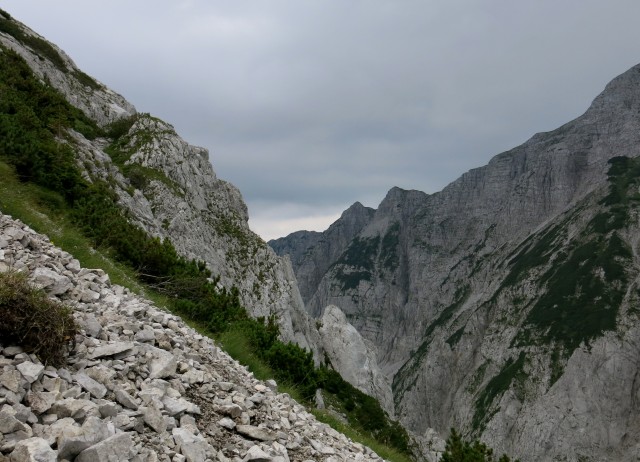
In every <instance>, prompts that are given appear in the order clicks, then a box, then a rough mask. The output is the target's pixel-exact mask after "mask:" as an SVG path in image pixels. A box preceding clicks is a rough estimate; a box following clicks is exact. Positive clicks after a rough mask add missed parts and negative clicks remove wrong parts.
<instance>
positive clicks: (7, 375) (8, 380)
mask: <svg viewBox="0 0 640 462" xmlns="http://www.w3.org/2000/svg"><path fill="white" fill-rule="evenodd" d="M22 380H23V376H22V374H21V373H20V371H18V370H17V369H11V370H5V371H4V372H2V373H0V385H2V386H3V387H5V388H8V389H9V390H11V391H12V392H14V393H18V392H19V391H20V390H22Z"/></svg>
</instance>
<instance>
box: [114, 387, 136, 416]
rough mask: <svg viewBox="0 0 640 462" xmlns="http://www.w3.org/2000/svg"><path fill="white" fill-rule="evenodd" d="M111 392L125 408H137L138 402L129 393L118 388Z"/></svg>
mask: <svg viewBox="0 0 640 462" xmlns="http://www.w3.org/2000/svg"><path fill="white" fill-rule="evenodd" d="M113 392H114V395H115V397H116V401H118V403H120V404H122V405H123V406H124V407H126V408H129V409H133V410H134V411H135V410H137V409H138V404H137V403H136V401H135V400H134V399H133V397H132V396H131V395H130V394H129V393H127V392H126V391H124V390H122V389H120V388H115V390H114V391H113Z"/></svg>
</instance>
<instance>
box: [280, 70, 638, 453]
mask: <svg viewBox="0 0 640 462" xmlns="http://www.w3.org/2000/svg"><path fill="white" fill-rule="evenodd" d="M639 129H640V66H634V67H632V68H630V69H629V70H628V71H626V72H624V73H623V74H621V75H620V76H618V77H616V78H615V79H613V80H612V81H611V82H610V83H609V84H608V85H607V86H606V87H605V89H604V90H603V91H602V92H601V93H600V94H599V95H598V96H597V97H596V98H595V99H594V101H593V103H592V104H591V105H590V107H589V109H587V111H585V113H584V114H582V115H581V116H579V117H577V118H576V119H574V120H573V121H571V122H568V123H566V124H564V125H562V126H561V127H559V128H557V129H555V130H552V131H549V132H544V133H538V134H535V135H534V136H532V137H531V138H530V139H529V140H527V141H526V142H525V143H523V144H522V145H520V146H517V147H515V148H513V149H511V150H509V151H506V152H504V153H500V154H498V155H496V156H494V157H493V158H492V159H491V160H490V161H489V162H488V164H487V165H485V166H483V167H479V168H476V169H472V170H470V171H468V172H466V173H464V174H463V175H461V176H460V177H459V178H458V179H457V180H455V181H453V182H452V183H450V184H449V185H448V186H446V187H445V188H444V189H443V190H442V191H440V192H437V193H433V194H430V195H426V194H424V193H422V194H420V193H419V192H414V193H410V192H403V191H402V190H399V189H398V188H392V189H391V190H390V191H389V194H388V195H387V198H385V200H383V202H382V203H381V205H380V206H379V208H378V209H376V210H375V211H374V213H373V217H372V218H371V221H370V222H369V223H367V224H366V225H365V226H364V227H363V229H362V231H361V232H360V233H358V235H356V236H355V237H354V239H353V240H352V241H351V242H350V243H349V244H348V245H347V247H346V248H345V251H344V252H343V254H341V255H340V256H339V257H338V258H337V259H335V260H333V261H332V262H328V263H327V262H324V261H323V262H322V263H323V264H324V265H325V266H328V267H329V269H328V270H327V272H326V273H325V275H324V276H323V278H322V280H321V281H320V283H319V284H317V286H314V287H313V288H310V289H309V288H305V287H304V285H305V284H306V280H304V279H303V280H299V285H300V286H301V289H300V290H301V292H313V296H312V297H311V298H310V299H309V300H308V301H307V310H308V311H309V312H310V313H311V314H313V315H314V316H318V315H319V314H320V313H321V312H322V310H323V309H324V307H325V306H328V305H335V306H338V307H339V308H340V309H341V310H342V311H344V313H345V315H346V317H347V319H348V320H349V322H350V323H351V324H352V325H353V326H354V327H356V329H357V330H358V331H359V332H360V333H361V334H362V336H363V337H364V338H365V339H366V340H368V341H370V342H371V343H372V344H373V345H375V346H376V347H377V357H378V359H379V362H380V366H381V368H382V370H383V371H384V373H385V374H386V376H387V378H391V379H393V394H394V400H395V406H396V412H397V413H398V415H399V416H400V417H401V420H402V421H403V422H404V424H405V425H406V426H407V427H408V428H410V429H412V430H413V431H416V432H418V433H422V432H429V431H431V430H430V428H431V427H432V428H435V429H436V430H437V431H439V432H441V433H446V431H447V430H448V429H449V428H451V427H456V428H461V429H462V430H463V432H464V434H467V435H475V436H479V437H481V438H482V439H483V440H485V441H488V442H489V443H491V444H492V445H493V446H494V447H495V448H496V449H497V450H498V451H504V452H507V453H510V454H513V455H514V456H517V457H520V458H521V459H522V460H537V459H540V458H544V459H549V460H550V459H553V458H556V457H568V460H578V459H579V460H608V459H607V458H608V457H613V456H610V454H609V453H608V452H607V451H610V452H611V454H613V453H615V454H616V456H615V457H616V459H615V460H632V459H633V457H635V456H634V454H635V452H634V451H635V449H634V448H633V444H635V443H633V442H634V441H638V438H639V436H638V434H637V432H635V431H634V430H632V429H631V427H629V426H628V425H627V424H626V423H623V422H625V420H624V419H627V417H624V418H623V417H622V416H624V415H625V411H624V410H623V409H621V407H618V406H613V407H614V409H613V410H612V411H611V412H612V414H615V415H616V417H615V419H619V420H615V421H616V422H617V423H616V425H618V426H619V427H621V428H625V429H626V436H625V437H624V441H625V442H623V439H622V437H621V436H620V435H617V436H615V437H614V436H611V437H603V436H602V435H601V434H599V433H598V432H599V431H601V428H602V427H601V426H600V425H601V424H600V422H602V421H604V420H606V417H605V416H604V412H603V411H601V410H600V411H598V410H597V409H592V408H591V407H590V406H587V407H589V409H588V411H585V412H586V414H587V415H589V418H590V419H592V420H594V421H595V422H598V424H595V425H593V427H598V430H596V429H595V428H593V427H592V428H591V429H590V428H588V426H587V427H584V426H582V427H581V426H578V428H582V429H583V431H584V433H585V435H583V436H582V437H580V438H577V437H575V436H573V435H572V434H571V430H570V429H568V428H566V427H564V426H563V424H562V422H560V421H556V420H555V419H558V418H559V415H558V414H557V413H556V412H552V410H551V409H548V408H549V407H550V406H556V408H557V409H561V410H562V411H560V414H562V413H563V412H564V413H565V415H574V413H575V411H572V410H571V406H573V405H574V404H576V405H577V403H575V402H572V400H571V395H570V393H577V391H576V390H575V388H574V387H573V386H572V385H571V384H572V383H573V382H575V380H577V377H582V376H583V375H584V373H585V370H586V371H589V372H592V373H595V371H596V370H597V366H596V364H595V363H596V358H599V359H598V360H599V361H604V359H603V358H601V356H600V355H599V354H596V353H595V352H592V353H589V351H588V348H587V346H588V345H597V346H598V347H597V348H601V349H602V348H604V349H607V348H609V349H610V350H611V352H616V353H615V354H614V353H612V354H614V356H617V355H619V354H624V355H629V356H630V357H632V356H633V357H635V356H637V355H636V353H631V352H630V351H631V350H632V349H631V348H630V347H629V346H628V345H627V343H628V344H633V343H634V342H635V340H634V339H635V335H636V333H635V331H634V330H633V329H634V328H635V326H637V324H638V320H637V319H636V317H635V315H634V314H633V310H632V309H630V308H629V306H630V305H629V304H631V305H633V304H634V303H635V302H634V298H633V295H632V294H633V293H634V290H635V289H634V287H636V284H637V283H638V272H637V257H636V250H635V249H636V248H637V239H636V238H635V237H633V236H634V232H633V230H635V229H637V222H636V221H635V218H628V219H625V220H622V221H624V223H622V221H616V220H621V219H620V218H619V217H620V216H622V215H624V216H625V217H636V216H637V215H636V212H635V208H634V207H635V202H634V199H632V198H633V197H635V196H634V192H633V191H634V190H633V187H630V186H629V185H630V184H635V183H634V178H635V177H634V176H633V175H634V174H635V173H629V172H634V168H635V167H633V165H634V164H633V162H632V161H629V163H626V164H625V163H624V162H622V164H624V165H626V167H620V166H619V165H618V163H619V162H618V161H617V160H616V159H617V158H620V156H623V157H621V158H627V159H634V158H636V157H638V155H639V154H640V136H639V135H638V133H639ZM612 159H613V161H612ZM610 161H611V162H613V164H609V162H610ZM616 169H620V170H623V171H624V170H625V169H628V171H625V172H626V173H623V174H622V177H624V178H625V179H624V180H621V179H620V177H619V176H617V174H614V173H615V170H616ZM608 172H609V173H608ZM612 172H614V173H612ZM628 175H631V176H628ZM616 184H622V185H623V186H616V187H617V188H619V189H620V191H619V193H618V196H615V197H617V198H618V199H619V200H620V203H619V204H618V203H615V201H616V200H618V199H611V197H613V196H611V195H610V189H611V188H613V187H614V186H613V185H616ZM624 185H626V186H624ZM625 187H629V188H630V189H628V190H627V189H624V188H625ZM403 194H404V195H405V196H406V198H402V195H403ZM394 198H399V200H397V201H395V202H394V200H393V199H394ZM610 202H611V203H610ZM616 217H618V218H616ZM611 223H614V224H615V226H613V225H612V224H611ZM282 241H285V242H286V238H284V239H283V240H282ZM282 241H281V242H282ZM552 244H553V246H551V245H552ZM545 245H548V246H551V247H550V250H549V249H547V248H546V247H545ZM589 249H590V251H591V253H588V252H587V250H589ZM307 252H308V254H309V255H313V254H314V249H313V248H311V249H308V250H307ZM593 255H599V258H595V257H593V258H592V256H593ZM356 257H357V258H356ZM313 264H314V262H304V264H303V265H302V266H300V267H298V266H296V264H295V263H294V271H296V273H297V272H299V271H300V270H301V268H304V265H307V266H311V265H313ZM572 265H573V266H574V267H575V268H574V270H573V271H570V267H571V266H572ZM606 268H608V269H606ZM554 281H558V282H557V283H555V282H554ZM610 286H611V287H615V288H618V289H619V288H624V289H625V290H622V289H620V290H618V289H616V290H618V291H617V292H616V291H615V290H614V291H613V292H609V291H610V290H613V289H611V288H610ZM591 287H600V290H601V293H600V294H598V293H594V292H593V291H591V290H589V288H591ZM625 291H626V292H625ZM625 293H626V295H625ZM585 294H586V295H585ZM606 294H609V295H606ZM614 294H615V296H614ZM553 297H556V298H553ZM558 297H559V298H558ZM589 297H591V298H589ZM607 297H609V298H611V300H615V301H616V303H617V304H616V305H615V307H613V306H612V307H609V305H606V304H603V303H601V298H607ZM576 300H579V301H580V303H582V304H583V305H580V306H583V309H584V317H585V319H589V320H595V321H594V323H595V324H594V325H589V324H580V323H578V324H577V325H578V326H580V329H579V331H580V332H581V334H580V335H582V337H581V336H580V335H574V334H571V333H570V332H568V331H561V330H558V329H565V327H563V326H564V324H563V321H562V316H567V318H568V319H573V316H579V314H578V315H576V309H578V308H576V303H577V302H576ZM597 307H602V308H597ZM596 308H597V309H604V310H605V311H603V312H602V313H604V314H602V315H601V316H600V315H596V314H593V313H592V311H590V310H592V309H596ZM581 309H582V308H581ZM614 309H615V315H614V316H613V321H611V319H612V318H611V315H609V314H606V310H610V311H611V310H614ZM578 313H580V310H579V309H578ZM612 313H613V311H612ZM594 316H595V317H594ZM575 319H576V320H578V319H580V318H575ZM599 323H602V325H601V324H599ZM629 326H631V327H629ZM559 332H565V333H564V334H562V335H561V334H560V333H559ZM614 333H617V334H614ZM612 335H619V336H621V337H622V338H624V339H625V342H627V343H624V342H623V343H620V342H617V341H615V340H614V339H613V338H612ZM581 345H582V346H581ZM594 348H596V347H595V346H594ZM594 351H595V350H594ZM623 351H624V352H625V353H622V352H623ZM578 357H580V358H581V359H580V360H579V361H578V360H577V359H575V358H578ZM580 364H581V365H582V368H583V369H584V370H580V367H581V366H580ZM625 364H626V365H627V366H626V367H627V368H629V363H628V362H627V363H625ZM628 372H629V371H628V370H627V371H626V372H625V379H624V380H622V382H623V383H625V384H626V385H627V386H632V385H631V384H632V382H633V381H632V380H631V379H629V378H628ZM607 373H608V372H607ZM607 373H605V376H604V377H603V378H602V380H603V381H604V382H606V383H607V385H608V386H610V387H611V393H612V394H614V395H615V394H616V393H622V389H621V387H620V384H617V383H614V382H615V380H614V377H612V376H610V375H606V374H607ZM533 377H537V378H535V379H534V378H533ZM572 380H573V382H572ZM581 380H582V379H581ZM559 389H563V390H564V392H562V393H558V390H559ZM585 390H587V391H584V390H583V391H581V392H579V393H577V395H576V396H583V397H584V399H596V397H597V399H596V401H597V400H603V399H604V400H605V401H606V402H607V403H609V402H610V399H609V398H606V399H605V397H603V396H602V394H601V393H600V390H597V389H595V388H594V387H593V384H590V385H587V386H586V388H585ZM589 397H590V398H589ZM619 399H620V401H621V402H623V401H626V399H624V398H622V397H621V396H619ZM632 407H633V406H632ZM583 408H584V406H583ZM547 411H548V414H549V416H553V417H549V420H550V423H549V424H548V425H547V427H549V426H555V427H554V428H555V432H549V430H548V428H546V429H544V430H543V427H544V425H543V424H541V423H540V422H542V421H544V415H545V412H547ZM576 418H577V417H576ZM609 418H612V417H609ZM578 421H581V422H583V421H584V420H582V418H580V419H578ZM536 422H537V423H536ZM572 436H573V439H572ZM589 438H591V441H597V443H596V444H597V445H599V447H601V448H607V449H602V450H595V449H593V448H590V447H589V444H588V443H587V441H588V440H589ZM516 441H517V443H516Z"/></svg>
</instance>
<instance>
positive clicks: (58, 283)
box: [32, 267, 73, 295]
mask: <svg viewBox="0 0 640 462" xmlns="http://www.w3.org/2000/svg"><path fill="white" fill-rule="evenodd" d="M32 279H33V282H34V283H35V284H36V285H37V286H39V287H41V288H42V289H44V290H46V291H47V293H49V294H50V295H61V294H64V293H65V292H67V291H68V290H70V289H71V288H73V284H72V283H71V280H70V279H69V278H68V277H66V276H63V275H61V274H58V273H56V272H55V271H53V270H51V269H49V268H43V267H38V268H36V269H35V271H34V272H33V275H32Z"/></svg>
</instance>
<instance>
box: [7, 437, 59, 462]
mask: <svg viewBox="0 0 640 462" xmlns="http://www.w3.org/2000/svg"><path fill="white" fill-rule="evenodd" d="M9 460H10V461H11V462H56V461H57V460H58V455H57V453H56V451H54V450H53V449H51V447H50V446H49V444H48V443H47V441H46V440H44V439H42V438H37V437H35V438H29V439H26V440H22V441H19V442H18V443H16V445H15V448H14V450H13V452H12V453H11V456H10V458H9Z"/></svg>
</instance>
